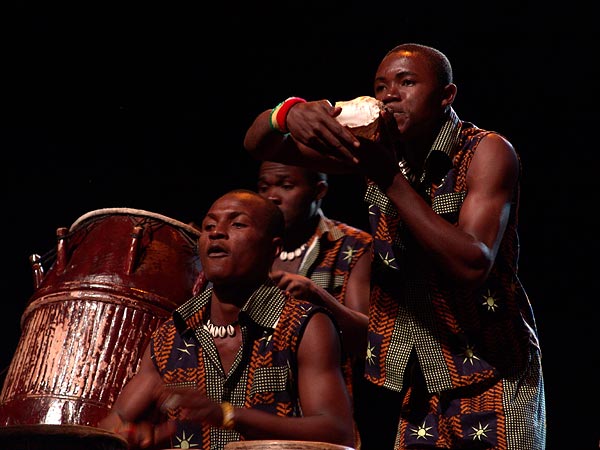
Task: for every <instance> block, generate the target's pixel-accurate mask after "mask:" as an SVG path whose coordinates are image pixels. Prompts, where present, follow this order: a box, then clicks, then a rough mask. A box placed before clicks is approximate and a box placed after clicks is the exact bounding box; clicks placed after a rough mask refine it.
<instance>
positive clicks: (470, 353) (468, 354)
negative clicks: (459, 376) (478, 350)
mask: <svg viewBox="0 0 600 450" xmlns="http://www.w3.org/2000/svg"><path fill="white" fill-rule="evenodd" d="M463 356H464V357H465V358H464V359H463V364H465V363H466V362H467V361H469V362H470V363H471V365H473V360H475V359H476V360H478V361H479V358H478V357H477V356H476V355H475V348H474V347H473V346H471V345H467V346H466V347H465V349H464V350H463Z"/></svg>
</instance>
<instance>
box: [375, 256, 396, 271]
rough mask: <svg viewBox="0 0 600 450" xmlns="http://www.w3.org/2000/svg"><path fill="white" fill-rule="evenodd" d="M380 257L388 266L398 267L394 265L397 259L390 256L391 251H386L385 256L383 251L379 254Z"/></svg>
mask: <svg viewBox="0 0 600 450" xmlns="http://www.w3.org/2000/svg"><path fill="white" fill-rule="evenodd" d="M379 257H380V258H381V260H382V261H383V263H384V264H385V265H386V266H388V267H391V268H392V269H397V268H398V267H396V266H395V265H394V261H396V258H390V254H389V252H385V256H383V255H382V254H381V253H380V254H379Z"/></svg>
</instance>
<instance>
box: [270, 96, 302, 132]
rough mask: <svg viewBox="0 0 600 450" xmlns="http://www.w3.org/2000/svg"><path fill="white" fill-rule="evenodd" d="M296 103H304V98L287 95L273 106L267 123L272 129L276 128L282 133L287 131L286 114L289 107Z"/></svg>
mask: <svg viewBox="0 0 600 450" xmlns="http://www.w3.org/2000/svg"><path fill="white" fill-rule="evenodd" d="M297 103H306V100H304V99H303V98H300V97H289V98H287V99H285V100H284V101H282V102H281V103H279V104H278V105H277V106H276V107H275V108H273V110H272V111H271V115H270V116H269V125H270V126H271V129H272V130H277V131H279V132H280V133H284V134H285V133H288V132H289V130H288V128H287V125H286V119H287V115H288V113H289V112H290V108H291V107H292V106H294V105H296V104H297Z"/></svg>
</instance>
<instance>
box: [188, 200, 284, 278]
mask: <svg viewBox="0 0 600 450" xmlns="http://www.w3.org/2000/svg"><path fill="white" fill-rule="evenodd" d="M266 214H267V213H266V208H265V205H264V204H262V202H261V201H260V199H259V198H255V197H252V196H251V195H249V194H244V193H230V194H226V195H224V196H223V197H221V198H220V199H218V200H217V201H216V202H215V203H213V205H212V206H211V208H210V210H209V211H208V213H207V214H206V216H205V217H204V220H203V221H202V227H201V230H202V233H201V235H200V238H199V241H198V249H199V252H200V261H201V263H202V269H203V270H204V273H205V275H206V278H207V279H208V280H209V281H212V282H213V284H221V283H243V284H246V283H255V282H257V281H258V282H261V281H262V280H264V279H265V276H266V275H267V274H268V271H269V268H270V266H271V263H272V261H273V257H274V255H275V253H274V244H273V240H272V239H271V238H270V237H269V236H268V233H267V231H266V228H267V218H266Z"/></svg>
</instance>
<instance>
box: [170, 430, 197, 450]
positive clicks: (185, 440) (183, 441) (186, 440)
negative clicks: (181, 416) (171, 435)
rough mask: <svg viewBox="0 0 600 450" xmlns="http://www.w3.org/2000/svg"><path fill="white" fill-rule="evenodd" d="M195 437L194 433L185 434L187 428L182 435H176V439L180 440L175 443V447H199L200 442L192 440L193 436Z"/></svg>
mask: <svg viewBox="0 0 600 450" xmlns="http://www.w3.org/2000/svg"><path fill="white" fill-rule="evenodd" d="M193 437H194V435H193V434H190V436H189V437H188V436H186V435H185V430H183V433H182V434H181V437H179V436H175V439H177V440H178V441H179V444H177V445H175V448H182V449H183V448H193V447H198V444H195V443H193V442H191V441H192V438H193Z"/></svg>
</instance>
